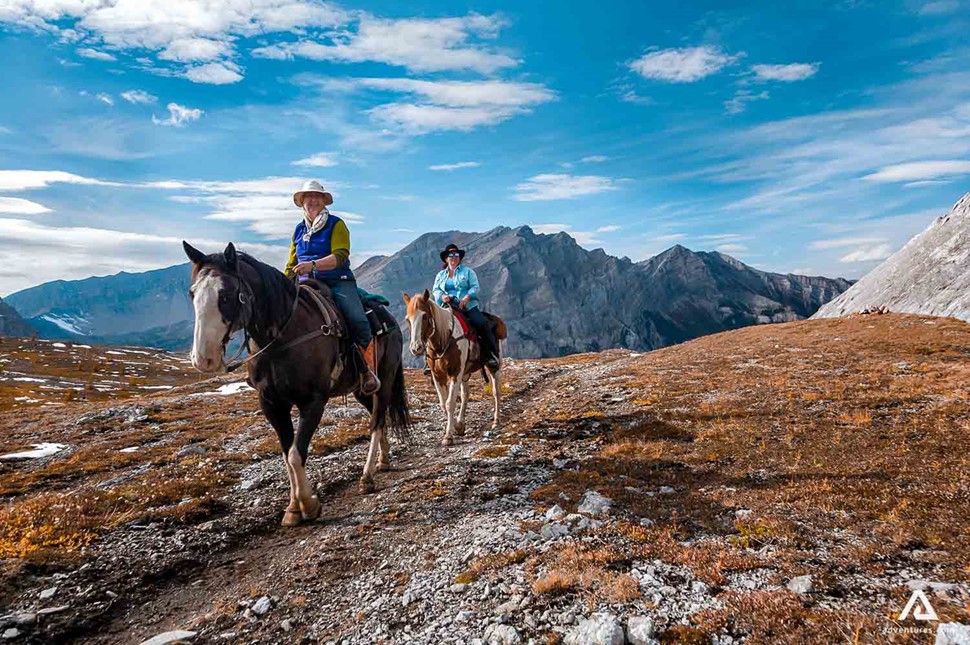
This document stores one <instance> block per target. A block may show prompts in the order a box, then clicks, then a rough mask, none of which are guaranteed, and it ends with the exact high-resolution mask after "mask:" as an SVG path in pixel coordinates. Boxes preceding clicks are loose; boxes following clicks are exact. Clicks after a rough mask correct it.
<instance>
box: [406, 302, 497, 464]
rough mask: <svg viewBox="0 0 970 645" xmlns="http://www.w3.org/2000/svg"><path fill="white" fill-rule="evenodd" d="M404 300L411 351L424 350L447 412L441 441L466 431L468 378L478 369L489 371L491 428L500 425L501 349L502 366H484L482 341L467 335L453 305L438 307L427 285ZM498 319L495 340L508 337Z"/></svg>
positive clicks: (483, 371) (416, 353)
mask: <svg viewBox="0 0 970 645" xmlns="http://www.w3.org/2000/svg"><path fill="white" fill-rule="evenodd" d="M404 304H405V305H407V320H408V325H409V326H410V329H411V343H410V349H411V353H412V354H414V355H415V356H421V355H422V354H424V355H425V356H426V357H427V360H428V365H429V366H430V367H431V376H432V378H433V379H434V387H435V390H436V391H437V392H438V403H439V404H440V405H441V411H442V412H444V413H445V416H446V417H447V419H448V423H447V425H446V426H445V438H444V441H443V442H442V443H443V444H444V445H446V446H450V445H451V444H452V443H454V441H455V439H454V436H455V435H456V434H457V435H459V436H461V435H464V434H465V406H466V405H468V379H469V378H471V375H472V374H474V373H476V372H479V371H480V372H482V373H483V374H485V375H486V378H487V379H488V381H489V383H490V384H491V386H492V401H493V402H494V414H493V417H492V429H497V428H499V419H498V412H499V402H500V400H501V392H502V379H501V369H502V359H501V353H500V349H499V347H496V348H495V349H496V351H498V352H499V353H500V356H499V369H497V370H495V372H494V373H492V372H491V371H490V370H488V369H487V368H485V366H484V363H483V361H482V355H481V354H482V353H481V345H480V344H479V343H478V341H473V340H471V339H470V338H468V336H466V335H465V333H464V331H463V330H462V327H461V324H459V322H458V320H457V319H456V318H455V315H454V313H452V311H451V309H446V308H444V307H439V306H438V304H437V303H435V301H434V299H433V298H432V297H431V293H430V292H429V291H428V290H427V289H425V290H424V293H423V294H421V295H417V296H414V297H413V298H412V297H410V296H409V295H408V294H407V293H405V294H404ZM493 318H494V319H495V321H496V328H495V339H496V341H499V340H502V339H504V338H507V337H508V330H507V328H506V327H505V323H504V322H503V321H502V319H501V318H499V317H498V316H493ZM459 393H460V394H461V404H460V405H459V407H458V413H457V414H455V405H456V398H457V397H458V394H459Z"/></svg>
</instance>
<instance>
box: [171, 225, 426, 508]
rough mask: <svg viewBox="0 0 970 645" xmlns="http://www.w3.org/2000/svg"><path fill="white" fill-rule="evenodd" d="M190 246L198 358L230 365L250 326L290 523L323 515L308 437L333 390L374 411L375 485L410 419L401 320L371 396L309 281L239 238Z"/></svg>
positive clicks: (255, 372)
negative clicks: (235, 339) (219, 249)
mask: <svg viewBox="0 0 970 645" xmlns="http://www.w3.org/2000/svg"><path fill="white" fill-rule="evenodd" d="M183 246H184V248H185V253H186V255H188V257H189V259H190V260H192V263H193V265H194V266H193V268H192V288H191V289H190V290H189V294H190V295H191V297H192V303H193V306H194V308H195V336H194V338H193V342H192V364H193V365H194V366H195V367H196V369H198V370H200V371H202V372H221V371H224V370H225V369H226V363H225V350H226V345H227V344H228V342H229V339H230V337H231V336H232V334H234V333H235V332H237V331H239V330H245V332H246V336H247V337H248V338H249V339H251V340H250V343H249V351H250V353H251V358H249V359H247V362H246V367H247V369H248V372H249V379H248V380H249V383H250V385H252V386H253V387H254V388H256V391H257V392H258V393H259V404H260V407H261V408H262V410H263V414H265V415H266V418H267V419H268V420H269V422H270V423H271V424H272V426H273V428H274V429H275V430H276V434H277V435H278V436H279V440H280V447H281V449H282V451H283V461H284V463H285V464H286V474H287V476H288V477H289V480H290V503H289V505H288V506H287V507H286V512H285V513H284V514H283V526H293V525H295V524H298V523H299V522H300V520H301V519H304V520H313V519H316V518H317V517H319V515H320V510H321V507H320V502H319V500H318V499H317V496H316V495H314V494H313V492H312V489H311V487H310V485H309V483H308V482H307V478H306V470H305V464H306V460H307V453H308V450H309V448H310V439H311V438H312V437H313V433H314V432H315V431H316V429H317V426H318V425H319V424H320V419H321V418H322V416H323V410H324V407H325V406H326V405H327V400H328V399H330V398H331V397H334V396H338V395H341V394H349V393H353V395H354V397H355V398H356V399H357V400H358V401H359V402H360V403H361V405H363V406H364V407H365V408H366V409H367V410H368V412H370V415H371V416H370V430H371V440H370V450H369V452H368V455H367V463H366V464H365V465H364V473H363V475H362V476H361V478H360V487H361V490H362V491H363V492H372V491H373V490H374V479H373V475H374V471H375V470H380V469H384V468H386V467H387V466H388V464H389V461H388V460H389V458H390V451H389V447H388V440H387V426H388V425H390V428H391V429H392V430H395V431H401V432H405V431H406V430H407V428H408V427H409V425H410V415H409V412H408V404H407V395H406V392H405V387H404V366H403V364H402V360H401V354H402V350H403V348H404V340H403V336H402V334H401V330H400V328H399V327H397V326H395V327H393V328H392V330H391V331H389V332H388V333H386V334H384V335H382V336H380V337H379V339H378V340H379V342H378V344H377V350H376V351H377V356H378V377H379V378H380V380H381V389H380V390H379V391H378V392H377V394H375V395H373V396H363V395H361V394H360V392H359V389H358V384H359V369H360V367H361V366H358V365H356V363H355V360H354V356H355V353H354V352H352V351H351V347H350V340H349V338H348V337H347V335H346V334H343V335H342V336H338V335H337V333H336V330H335V329H333V328H331V326H330V325H328V324H327V321H326V320H324V316H323V313H322V312H321V311H320V308H319V307H318V306H317V305H316V304H315V303H314V302H312V301H311V298H310V294H306V293H304V292H305V291H306V289H305V288H298V287H297V286H296V285H295V284H293V282H291V281H290V280H289V279H288V278H287V277H286V276H284V275H283V274H282V273H281V272H279V271H277V270H276V269H274V268H273V267H271V266H269V265H267V264H264V263H262V262H260V261H259V260H256V259H255V258H252V257H250V256H248V255H246V254H245V253H237V252H236V249H235V248H234V247H233V245H232V244H230V245H229V246H227V247H226V250H225V252H223V253H215V254H212V255H205V254H204V253H202V252H201V251H198V250H196V249H194V248H192V246H190V245H189V244H188V243H187V242H183ZM294 406H296V408H297V409H298V410H299V412H300V423H299V427H298V429H297V430H296V432H295V433H294V429H293V421H292V419H291V418H290V412H291V411H292V409H293V407H294Z"/></svg>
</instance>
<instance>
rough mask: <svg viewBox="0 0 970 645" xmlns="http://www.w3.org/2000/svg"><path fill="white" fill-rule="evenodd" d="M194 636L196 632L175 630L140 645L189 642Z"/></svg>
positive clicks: (165, 644)
mask: <svg viewBox="0 0 970 645" xmlns="http://www.w3.org/2000/svg"><path fill="white" fill-rule="evenodd" d="M195 635H196V632H190V631H187V630H184V629H176V630H174V631H171V632H165V633H164V634H159V635H158V636H152V637H151V638H149V639H148V640H147V641H142V643H141V645H167V643H175V642H177V641H187V640H191V639H193V638H195Z"/></svg>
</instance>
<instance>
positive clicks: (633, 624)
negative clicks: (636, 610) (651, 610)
mask: <svg viewBox="0 0 970 645" xmlns="http://www.w3.org/2000/svg"><path fill="white" fill-rule="evenodd" d="M626 638H627V640H628V641H630V645H652V643H653V642H654V640H653V621H652V620H651V619H650V618H648V617H646V616H632V617H631V618H630V619H629V620H628V621H626Z"/></svg>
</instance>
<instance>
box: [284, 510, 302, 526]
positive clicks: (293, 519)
mask: <svg viewBox="0 0 970 645" xmlns="http://www.w3.org/2000/svg"><path fill="white" fill-rule="evenodd" d="M302 519H303V514H302V513H300V511H291V510H289V509H287V510H285V511H283V521H282V522H280V526H296V525H297V524H299V523H300V520H302Z"/></svg>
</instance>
